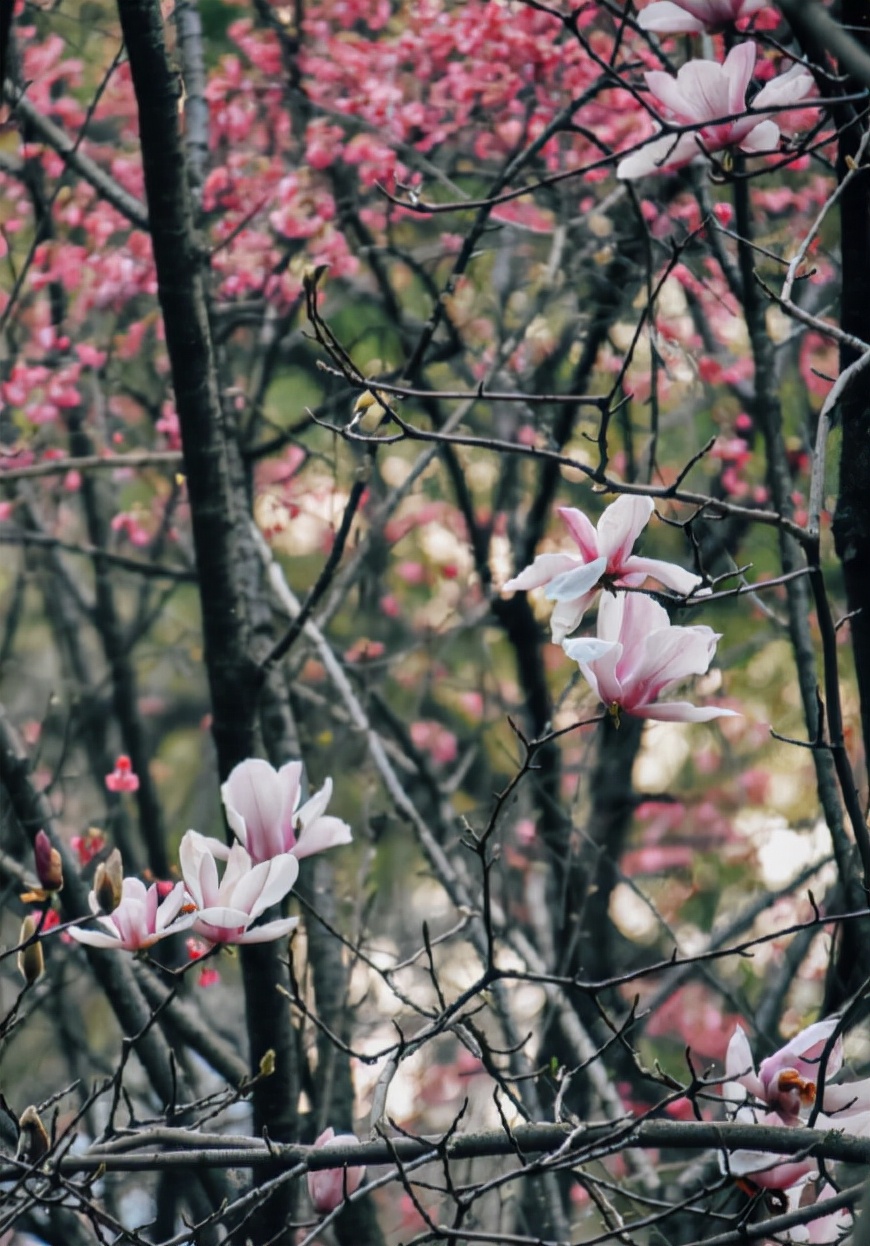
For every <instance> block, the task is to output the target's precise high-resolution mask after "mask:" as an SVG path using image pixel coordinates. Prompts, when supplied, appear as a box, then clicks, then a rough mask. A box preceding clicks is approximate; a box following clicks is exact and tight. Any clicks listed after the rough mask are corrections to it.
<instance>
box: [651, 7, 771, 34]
mask: <svg viewBox="0 0 870 1246" xmlns="http://www.w3.org/2000/svg"><path fill="white" fill-rule="evenodd" d="M765 2H766V0H674V2H673V3H672V0H656V3H655V4H650V5H648V6H647V8H645V9H644V10H643V12H642V13H640V14H639V15H638V19H637V20H638V25H639V26H640V27H641V29H642V30H650V31H652V32H653V33H654V34H657V35H682V34H702V33H703V32H704V31H711V30H720V29H721V28H722V27H723V26H728V25H729V24H730V23H732V22H736V21H738V20H739V19H740V18H741V17H749V16H751V14H753V13H757V12H758V10H759V9H763V8H764V7H765Z"/></svg>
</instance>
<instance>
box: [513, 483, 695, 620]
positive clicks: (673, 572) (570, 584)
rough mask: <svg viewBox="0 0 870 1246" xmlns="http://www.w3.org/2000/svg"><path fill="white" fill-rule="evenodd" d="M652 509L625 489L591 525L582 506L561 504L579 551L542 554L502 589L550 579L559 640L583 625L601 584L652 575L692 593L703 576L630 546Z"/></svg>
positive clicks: (533, 585) (640, 581)
mask: <svg viewBox="0 0 870 1246" xmlns="http://www.w3.org/2000/svg"><path fill="white" fill-rule="evenodd" d="M653 510H654V507H653V503H652V499H651V498H646V497H631V496H629V495H628V494H625V495H623V496H622V497H618V498H617V499H616V501H615V502H613V503H612V504H611V505H610V506H608V507H607V509H606V510H605V511H604V513H603V514H602V516H601V518H600V519H599V520H598V525H597V527H595V528H593V526H592V524H591V523H590V521H589V520H588V519H587V517H586V516H585V515H584V514H583V512H582V511H579V510H575V509H574V507H571V506H561V507H559V514H560V515H561V516H562V519H563V520H564V521H565V525H566V527H567V528H568V531H569V533H570V534H571V537H572V538H573V540H574V542H575V543H576V545H577V548H578V550H579V554H539V555H538V557H537V558H536V559H535V561H534V562H533V563H532V564H531V566H529V567H526V568H525V570H524V571H521V572H520V573H519V575H516V576H514V577H513V579H512V580H508V581H507V583H506V584H505V585H503V590H504V591H506V592H510V591H512V590H514V589H530V588H540V587H542V586H543V585H547V591H546V596H547V597H548V599H549V600H550V601H555V603H556V608H555V609H554V611H553V617H552V619H551V621H550V626H551V627H552V629H553V640H554V641H555V642H556V643H557V644H558V643H560V642H561V641H562V640H564V638H565V637H566V636H567V635H568V634H569V632H573V631H574V629H575V628H576V627H578V626H579V625H580V622H581V620H582V618H583V615H584V613H585V611H586V610H587V609H588V608H589V605H590V603H591V602H592V601H593V600H594V599H595V595H596V593H597V592H598V591H599V589H600V588H601V587H602V585H603V584H606V585H608V586H610V587H613V586H625V587H629V588H634V587H637V586H638V585H639V584H643V582H644V580H645V579H646V578H647V576H652V577H653V579H655V580H658V582H659V583H660V584H664V585H665V587H666V588H670V589H673V591H674V592H676V593H681V594H688V593H691V592H692V590H693V589H696V588H697V587H698V585H699V584H700V583H701V580H700V577H699V576H697V575H693V574H692V573H691V572H690V571H685V570H684V569H683V568H682V567H678V566H677V565H676V564H675V563H672V562H662V561H661V560H660V559H658V558H641V557H639V556H638V555H637V554H632V552H631V551H632V548H633V547H634V543H635V541H636V540H637V538H638V537H639V536H640V534H641V532H642V531H643V530H644V528H645V527H646V525H647V524H648V523H649V521H650V519H651V517H652V513H653Z"/></svg>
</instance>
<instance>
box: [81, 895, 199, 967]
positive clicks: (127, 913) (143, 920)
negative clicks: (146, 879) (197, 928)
mask: <svg viewBox="0 0 870 1246" xmlns="http://www.w3.org/2000/svg"><path fill="white" fill-rule="evenodd" d="M88 900H89V903H90V906H91V912H92V913H93V914H94V915H95V916H96V918H97V921H98V922H99V923H100V925H101V926H102V927H103V929H102V930H81V929H73V930H70V932H69V933H70V935H71V936H72V938H73V939H76V940H77V941H78V942H79V943H86V944H87V945H88V947H103V948H114V949H115V950H121V951H124V952H138V951H140V950H141V949H142V948H148V947H151V946H152V944H154V943H157V941H158V940H159V939H165V938H166V937H167V936H168V935H172V934H177V933H178V932H179V931H180V930H187V929H188V927H189V926H191V925H192V924H193V921H194V914H193V913H187V912H184V911H183V909H184V901H185V895H184V884H183V883H176V884H175V886H174V887H173V888H172V890H171V891H170V893H169V895H168V896H167V897H166V898H165V900H163V901H162V903H158V900H159V896H158V888H157V884H156V883H152V884H151V886H150V887H147V888H146V886H145V884H144V883H142V882H140V881H139V879H138V878H125V879H124V881H123V883H122V885H121V902H120V904H119V905H118V906H117V908H115V909H113V911H112V912H111V913H110V914H108V915H105V914H104V913H103V910H102V909H101V907H100V902H99V900H98V899H97V896H96V893H95V892H93V891H92V892H91V894H90V896H89V898H88Z"/></svg>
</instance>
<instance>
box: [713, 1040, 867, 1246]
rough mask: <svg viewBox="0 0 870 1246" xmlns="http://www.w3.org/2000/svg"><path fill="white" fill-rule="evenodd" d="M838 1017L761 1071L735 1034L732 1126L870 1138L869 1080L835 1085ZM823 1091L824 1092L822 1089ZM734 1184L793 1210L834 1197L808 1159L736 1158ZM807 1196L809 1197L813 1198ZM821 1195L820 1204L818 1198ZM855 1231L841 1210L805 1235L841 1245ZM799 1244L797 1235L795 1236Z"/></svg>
mask: <svg viewBox="0 0 870 1246" xmlns="http://www.w3.org/2000/svg"><path fill="white" fill-rule="evenodd" d="M840 1024H841V1022H840V1019H839V1018H838V1017H829V1018H828V1019H827V1020H826V1021H818V1022H816V1023H815V1024H814V1025H810V1026H807V1028H806V1029H805V1030H802V1031H801V1032H800V1033H799V1034H797V1035H796V1036H795V1037H794V1038H793V1039H792V1040H791V1041H790V1042H788V1043H786V1044H785V1046H784V1047H781V1048H780V1049H779V1051H776V1052H774V1054H773V1055H771V1056H768V1057H767V1059H766V1060H762V1062H761V1064H760V1065H759V1066H758V1069H757V1070H756V1068H755V1062H754V1060H753V1057H752V1050H751V1048H750V1045H749V1040H748V1039H747V1037H746V1034H745V1032H744V1030H743V1028H742V1026H739V1025H738V1026H737V1029H736V1030H735V1031H734V1034H733V1036H732V1038H731V1041H730V1043H729V1044H728V1051H727V1053H726V1056H725V1076H726V1078H727V1079H728V1080H727V1081H726V1082H725V1084H724V1086H723V1095H724V1097H725V1099H726V1101H727V1102H728V1103H729V1105H730V1106H731V1109H732V1116H733V1119H735V1120H737V1121H742V1122H744V1123H748V1124H759V1125H768V1126H771V1125H773V1126H780V1127H782V1128H785V1129H788V1128H794V1127H797V1126H807V1125H809V1124H810V1123H812V1125H813V1126H814V1127H815V1128H816V1129H818V1130H820V1131H822V1132H825V1133H826V1132H829V1131H832V1130H839V1131H843V1132H845V1133H849V1134H853V1135H856V1136H861V1137H866V1136H867V1134H868V1132H870V1080H867V1079H865V1080H863V1081H857V1082H843V1083H836V1084H833V1085H831V1084H830V1080H831V1079H833V1078H835V1077H837V1076H838V1075H839V1073H840V1071H841V1069H842V1067H843V1040H842V1037H841V1036H840V1035H839V1034H838V1029H839V1027H840ZM822 1082H823V1083H824V1088H823V1089H822V1090H821V1092H820V1091H819V1084H820V1083H822ZM726 1163H727V1168H728V1171H729V1172H730V1173H731V1174H732V1175H733V1176H735V1177H738V1178H740V1179H743V1180H748V1181H750V1182H751V1183H752V1185H754V1186H757V1187H760V1188H761V1189H767V1190H782V1191H786V1192H787V1195H788V1202H789V1205H790V1206H792V1207H798V1206H805V1205H807V1203H810V1202H815V1203H816V1205H819V1204H823V1203H824V1202H826V1201H827V1199H829V1198H830V1197H831V1195H832V1194H833V1193H834V1191H833V1189H832V1188H831V1186H829V1185H828V1184H827V1183H825V1184H823V1185H822V1186H821V1188H820V1189H819V1190H818V1191H815V1189H814V1187H813V1185H812V1183H813V1182H816V1183H817V1182H818V1180H819V1179H820V1177H821V1174H820V1172H819V1165H818V1161H817V1160H814V1159H811V1158H809V1157H807V1156H800V1157H795V1158H788V1159H784V1158H783V1157H782V1156H779V1155H774V1154H772V1153H768V1152H763V1151H749V1150H741V1151H733V1152H732V1153H731V1154H730V1155H729V1156H728V1158H727V1161H725V1160H724V1159H723V1164H726ZM808 1195H809V1197H808ZM814 1195H815V1197H813V1196H814ZM850 1227H851V1214H850V1213H849V1211H848V1210H846V1209H840V1210H838V1211H834V1212H831V1213H829V1214H828V1215H822V1216H820V1217H819V1218H818V1219H816V1220H814V1221H813V1222H812V1223H811V1224H810V1225H809V1226H808V1228H807V1230H806V1232H807V1235H808V1240H810V1241H813V1242H820V1243H821V1242H835V1241H838V1240H839V1239H840V1238H842V1237H843V1235H844V1234H845V1232H846V1231H848V1229H849V1228H850ZM792 1237H793V1239H794V1233H792Z"/></svg>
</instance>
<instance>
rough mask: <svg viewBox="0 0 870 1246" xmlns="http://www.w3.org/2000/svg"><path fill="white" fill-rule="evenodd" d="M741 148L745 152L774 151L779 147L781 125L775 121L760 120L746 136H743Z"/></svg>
mask: <svg viewBox="0 0 870 1246" xmlns="http://www.w3.org/2000/svg"><path fill="white" fill-rule="evenodd" d="M739 146H740V150H741V151H745V152H772V151H777V150H778V148H779V126H778V125H777V124H776V122H775V121H759V123H758V125H756V126H753V127H752V129H751V130H750V131H749V133H748V134H747V135H745V137H743V138H741V140H740V143H739Z"/></svg>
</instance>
